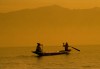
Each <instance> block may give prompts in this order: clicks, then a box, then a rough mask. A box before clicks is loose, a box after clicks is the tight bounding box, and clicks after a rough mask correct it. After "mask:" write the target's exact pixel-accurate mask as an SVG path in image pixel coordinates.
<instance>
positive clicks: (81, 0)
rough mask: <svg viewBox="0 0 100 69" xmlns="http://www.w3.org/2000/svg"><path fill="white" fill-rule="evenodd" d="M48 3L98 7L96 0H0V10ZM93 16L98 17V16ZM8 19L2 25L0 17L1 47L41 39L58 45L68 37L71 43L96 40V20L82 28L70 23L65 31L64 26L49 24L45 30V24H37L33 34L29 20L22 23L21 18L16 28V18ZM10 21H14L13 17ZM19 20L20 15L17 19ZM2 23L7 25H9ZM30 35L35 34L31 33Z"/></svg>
mask: <svg viewBox="0 0 100 69" xmlns="http://www.w3.org/2000/svg"><path fill="white" fill-rule="evenodd" d="M50 5H59V6H62V7H64V8H70V9H89V8H94V7H100V0H0V13H6V12H11V11H16V10H22V9H35V8H38V7H44V6H50ZM16 16H17V15H16ZM23 16H24V15H23ZM80 16H81V15H80ZM5 18H6V20H8V19H9V18H7V17H5ZM62 20H63V19H62ZM95 20H96V19H95ZM97 20H99V19H98V17H97ZM8 21H9V24H8V23H7V22H6V21H4V22H6V23H5V24H6V25H4V24H2V23H3V22H2V21H1V22H2V23H0V24H1V26H0V28H1V29H3V30H0V32H1V33H0V46H1V47H3V46H4V47H9V46H32V45H35V44H34V43H36V42H41V43H44V44H47V45H56V44H58V45H60V44H61V43H63V42H65V41H68V42H69V44H72V45H86V44H100V43H99V42H100V37H99V35H100V32H99V29H100V28H99V24H98V25H95V24H93V26H90V27H89V28H88V26H87V27H84V28H77V27H74V25H72V26H73V27H69V29H70V30H69V29H68V30H67V32H69V33H70V34H68V33H65V31H66V29H65V30H63V29H64V28H63V29H62V30H63V31H62V30H61V29H60V28H59V30H56V29H55V31H54V30H53V29H52V27H51V28H49V32H48V30H47V28H46V29H43V28H40V29H38V30H37V32H35V34H34V32H33V28H31V27H29V24H27V25H25V24H24V23H28V22H24V21H23V23H22V25H25V26H23V27H22V28H17V26H15V25H17V23H16V22H15V24H13V25H14V26H13V25H12V24H11V23H10V20H8ZM11 21H12V22H14V20H11ZM91 21H92V20H91ZM20 22H21V19H20V21H19V23H20ZM98 22H99V21H98ZM98 22H97V23H98ZM3 25H4V26H3ZM19 25H20V24H19ZM66 25H67V24H66ZM27 26H28V30H25V27H27ZM46 26H47V25H45V27H46ZM94 26H95V27H94ZM6 27H9V29H8V28H6ZM18 27H19V26H18ZM79 27H82V25H81V24H80V26H79ZM37 28H38V27H37ZM13 29H14V30H15V31H14V30H13ZM41 29H43V30H44V31H43V32H41ZM87 29H88V30H87ZM66 34H67V35H66ZM33 35H34V36H36V37H33ZM37 36H38V37H37ZM67 39H68V40H67ZM33 42H34V43H33Z"/></svg>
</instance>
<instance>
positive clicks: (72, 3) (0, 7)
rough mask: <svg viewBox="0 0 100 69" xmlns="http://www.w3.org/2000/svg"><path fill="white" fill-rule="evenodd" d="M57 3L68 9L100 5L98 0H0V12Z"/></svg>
mask: <svg viewBox="0 0 100 69" xmlns="http://www.w3.org/2000/svg"><path fill="white" fill-rule="evenodd" d="M50 5H58V6H62V7H64V8H70V9H89V8H94V7H100V1H99V0H91V1H90V0H63V1H62V0H39V1H38V0H28V1H27V0H16V1H13V0H0V12H11V11H17V10H21V9H34V8H39V7H45V6H50Z"/></svg>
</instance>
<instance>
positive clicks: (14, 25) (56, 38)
mask: <svg viewBox="0 0 100 69" xmlns="http://www.w3.org/2000/svg"><path fill="white" fill-rule="evenodd" d="M29 1H30V0H29ZM29 1H28V3H29V4H30V2H29ZM41 1H43V0H40V1H38V2H39V3H40V5H39V4H38V3H36V4H37V6H34V8H33V7H30V8H29V6H28V5H26V6H27V7H26V6H24V7H23V6H21V8H20V7H18V6H17V5H18V4H19V3H20V1H17V2H16V4H14V3H15V2H14V1H10V0H9V1H6V0H5V2H7V3H6V8H5V7H4V5H5V2H4V1H2V2H0V3H2V4H1V5H2V6H0V8H1V9H0V12H3V13H0V47H3V46H5V47H9V46H13V47H16V46H35V45H36V43H37V42H40V43H42V44H44V46H45V45H46V46H48V45H62V43H63V42H66V41H67V42H68V43H69V45H100V37H99V36H100V19H99V18H100V8H99V5H98V6H97V5H95V6H94V5H91V7H88V6H87V8H85V7H86V6H85V7H84V8H78V7H77V8H74V10H73V9H72V8H71V7H66V6H63V3H64V2H63V1H62V2H61V1H60V0H59V4H62V5H59V4H55V3H56V2H57V3H58V1H52V0H51V1H50V2H48V1H49V0H48V1H46V2H45V1H43V2H41ZM13 2H14V3H13ZM26 2H27V1H25V3H23V4H26ZM36 2H37V1H36ZM60 2H61V3H60ZM76 2H77V3H78V0H77V1H73V3H75V4H76ZM79 2H80V1H79ZM82 2H83V1H82ZM82 2H80V3H79V4H81V3H82ZM87 2H88V4H89V3H93V2H94V0H92V1H91V2H90V1H87ZM97 2H98V3H99V1H95V3H97ZM10 3H11V5H10ZM12 3H13V7H9V5H10V6H12ZM21 3H22V2H21ZM32 3H33V2H32ZM41 3H42V5H41ZM44 3H46V4H44ZM48 3H50V4H48ZM52 3H53V4H52ZM71 3H72V2H71ZM71 3H69V5H71ZM83 3H85V1H84V2H83ZM65 4H67V3H66V2H65ZM75 4H73V5H75ZM31 5H32V4H31ZM15 6H16V7H17V9H16V7H15ZM19 6H20V5H19ZM82 6H84V5H82ZM7 7H8V8H7ZM14 8H15V9H14ZM68 8H70V9H68ZM75 9H76V10H75ZM16 10H17V11H16ZM5 12H7V13H5Z"/></svg>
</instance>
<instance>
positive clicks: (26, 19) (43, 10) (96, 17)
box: [0, 5, 100, 28]
mask: <svg viewBox="0 0 100 69" xmlns="http://www.w3.org/2000/svg"><path fill="white" fill-rule="evenodd" d="M0 25H1V26H2V27H3V26H4V27H27V26H29V27H34V28H35V27H54V28H55V27H73V26H75V27H84V26H86V27H89V26H98V25H100V8H92V9H72V10H71V9H67V8H63V7H60V6H56V5H53V6H47V7H40V8H37V9H25V10H20V11H14V12H9V13H0Z"/></svg>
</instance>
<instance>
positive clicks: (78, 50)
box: [69, 46, 80, 51]
mask: <svg viewBox="0 0 100 69" xmlns="http://www.w3.org/2000/svg"><path fill="white" fill-rule="evenodd" d="M69 47H71V48H73V49H75V50H77V51H80V50H79V49H77V48H75V47H72V46H69Z"/></svg>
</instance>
